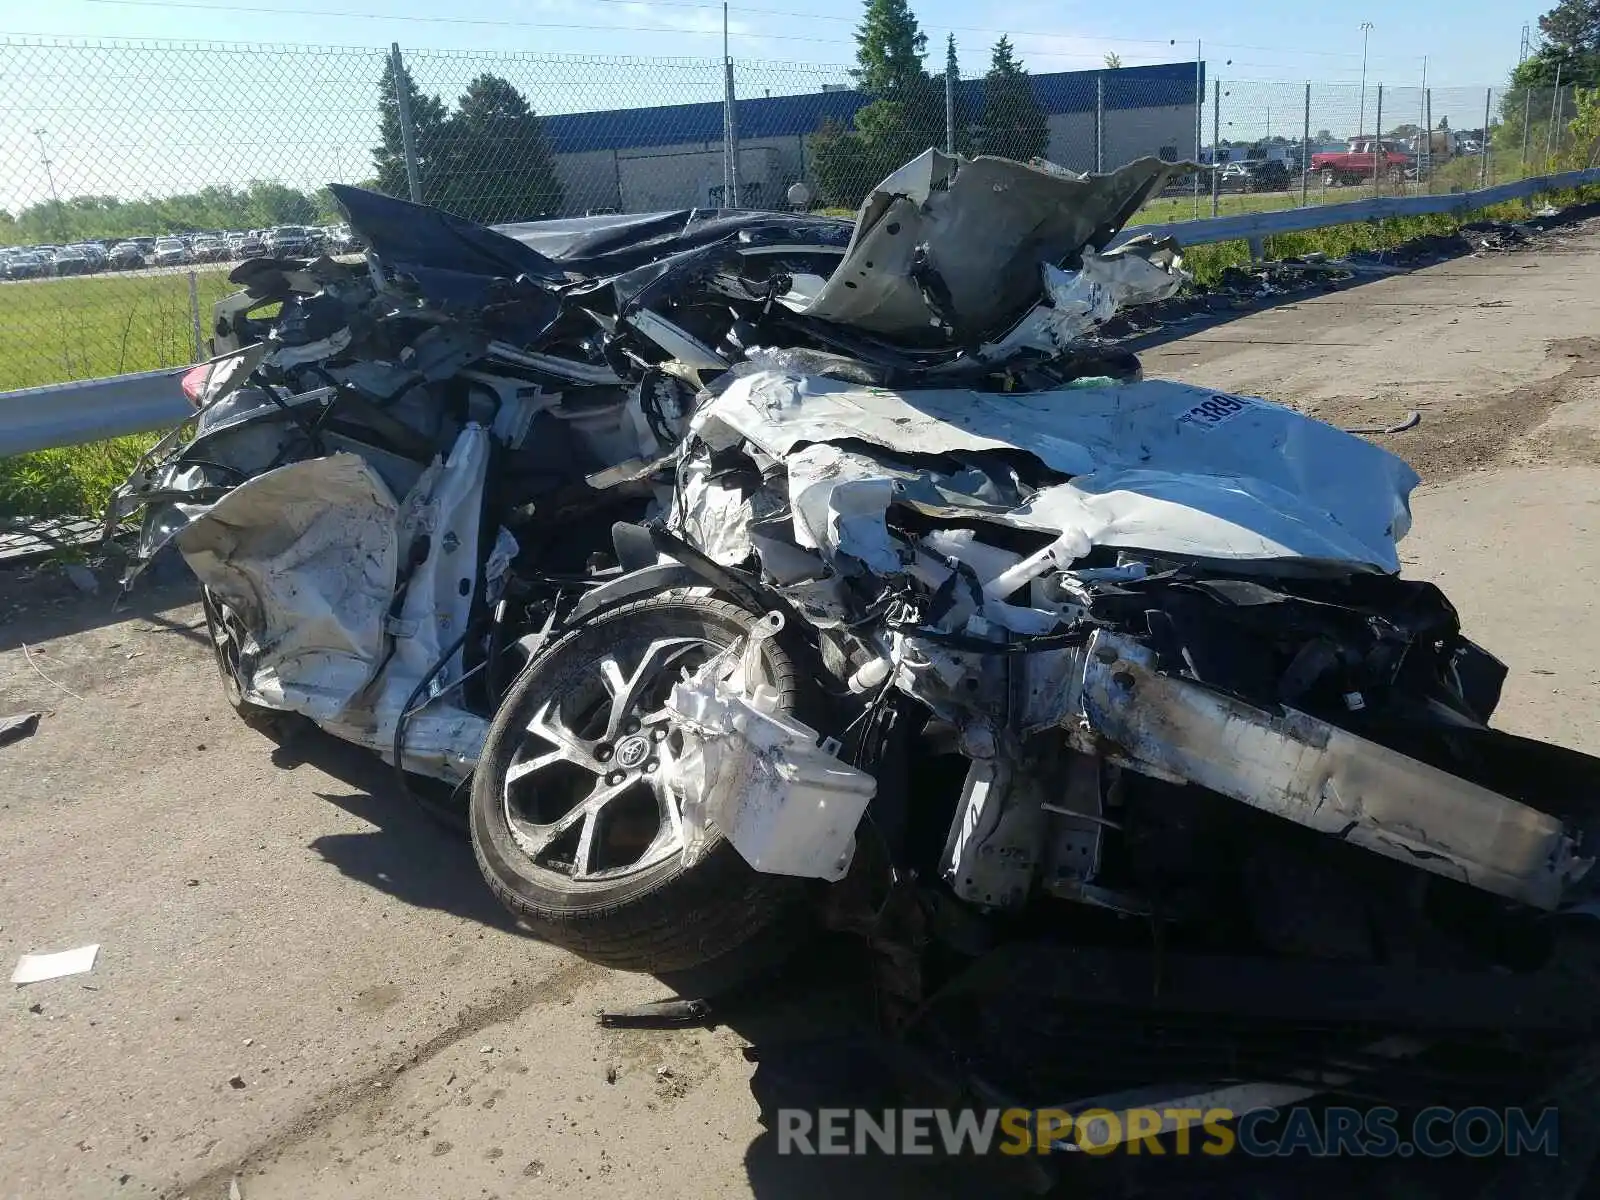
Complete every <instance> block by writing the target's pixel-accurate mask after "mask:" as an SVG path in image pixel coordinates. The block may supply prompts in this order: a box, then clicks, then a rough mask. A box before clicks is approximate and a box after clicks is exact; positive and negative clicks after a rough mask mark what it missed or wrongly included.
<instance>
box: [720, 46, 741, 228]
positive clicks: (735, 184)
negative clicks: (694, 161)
mask: <svg viewBox="0 0 1600 1200" xmlns="http://www.w3.org/2000/svg"><path fill="white" fill-rule="evenodd" d="M722 71H723V88H724V92H723V101H722V106H723V108H724V110H725V111H726V114H727V116H726V119H725V122H724V135H725V137H726V140H727V153H728V189H729V191H730V193H731V194H730V195H729V196H727V197H725V198H724V204H725V206H726V207H728V208H738V207H739V111H738V103H739V102H738V97H737V96H736V95H735V94H734V90H733V56H732V55H731V54H730V55H729V56H728V57H727V58H726V59H724V60H723V64H722Z"/></svg>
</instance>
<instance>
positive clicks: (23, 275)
mask: <svg viewBox="0 0 1600 1200" xmlns="http://www.w3.org/2000/svg"><path fill="white" fill-rule="evenodd" d="M52 269H53V264H52V262H51V260H50V259H49V258H47V257H45V256H44V255H43V254H40V253H39V252H38V251H36V250H18V251H17V252H16V253H15V254H11V255H8V256H7V257H6V260H5V277H6V278H7V279H38V278H39V277H40V276H42V275H49V274H51V273H52Z"/></svg>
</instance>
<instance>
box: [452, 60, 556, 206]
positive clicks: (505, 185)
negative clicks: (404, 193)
mask: <svg viewBox="0 0 1600 1200" xmlns="http://www.w3.org/2000/svg"><path fill="white" fill-rule="evenodd" d="M444 134H445V137H444V144H445V151H444V155H443V156H442V157H443V160H444V163H445V165H446V171H445V176H444V178H443V180H442V191H441V195H440V197H439V200H438V204H439V206H440V207H441V208H444V209H447V210H448V211H450V212H453V213H455V214H456V215H457V216H462V217H466V218H468V219H469V220H473V221H480V222H482V223H484V224H492V223H494V222H498V221H530V220H535V219H537V218H540V217H549V216H554V215H555V214H556V213H558V212H559V211H560V209H561V202H562V187H561V180H560V178H559V177H558V176H557V175H556V169H555V159H554V157H553V155H552V154H551V152H550V144H549V142H548V141H547V140H546V138H545V135H544V127H543V124H542V123H541V122H540V120H539V117H538V114H536V113H535V112H534V111H533V109H532V107H531V106H530V105H529V104H528V101H527V99H526V98H525V97H524V96H523V95H522V93H521V92H519V91H517V89H516V88H514V87H513V86H512V85H511V84H510V83H509V82H508V81H507V80H505V79H502V78H501V77H500V76H498V75H490V74H483V75H479V76H478V77H477V78H476V79H474V80H473V81H472V82H471V83H470V84H468V85H467V90H466V92H465V94H463V95H462V97H461V100H460V102H459V103H458V104H457V105H456V111H455V113H454V114H453V115H452V116H451V117H450V119H449V121H448V122H447V124H446V126H445V129H444Z"/></svg>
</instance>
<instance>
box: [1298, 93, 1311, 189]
mask: <svg viewBox="0 0 1600 1200" xmlns="http://www.w3.org/2000/svg"><path fill="white" fill-rule="evenodd" d="M1305 118H1306V127H1305V132H1304V133H1303V134H1302V135H1301V138H1300V207H1301V208H1304V207H1305V206H1306V205H1307V204H1309V203H1311V200H1310V198H1309V197H1308V196H1307V194H1306V190H1307V189H1308V188H1309V187H1310V186H1311V84H1310V83H1309V82H1308V83H1307V84H1306V111H1305Z"/></svg>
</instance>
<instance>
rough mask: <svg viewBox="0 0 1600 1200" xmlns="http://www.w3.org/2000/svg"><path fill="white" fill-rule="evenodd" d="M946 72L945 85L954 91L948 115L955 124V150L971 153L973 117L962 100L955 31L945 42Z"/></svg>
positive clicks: (958, 152)
mask: <svg viewBox="0 0 1600 1200" xmlns="http://www.w3.org/2000/svg"><path fill="white" fill-rule="evenodd" d="M944 73H945V80H946V81H947V82H946V83H945V86H946V87H948V88H949V89H950V90H951V92H952V93H953V95H952V96H951V103H950V109H951V110H952V111H950V112H949V113H947V114H946V115H947V116H948V117H949V119H950V120H951V121H952V122H954V124H955V130H954V132H955V151H956V153H957V154H971V153H972V118H971V117H970V115H969V114H968V113H967V110H966V106H965V105H964V104H962V102H961V87H960V83H961V65H960V63H958V62H957V61H956V35H955V34H953V33H952V34H950V35H949V36H948V37H946V39H945V43H944Z"/></svg>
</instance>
